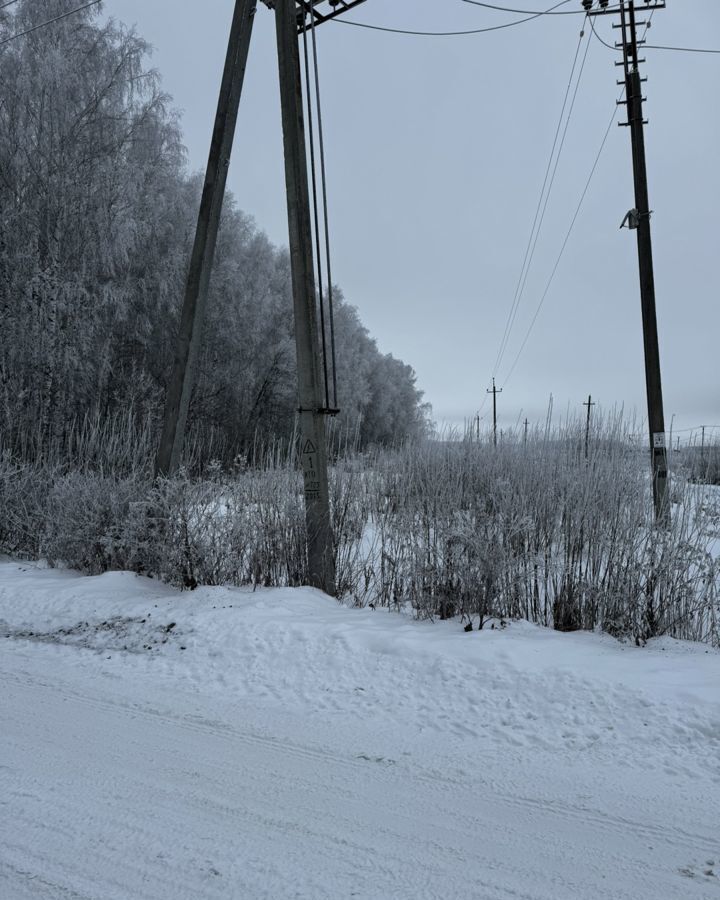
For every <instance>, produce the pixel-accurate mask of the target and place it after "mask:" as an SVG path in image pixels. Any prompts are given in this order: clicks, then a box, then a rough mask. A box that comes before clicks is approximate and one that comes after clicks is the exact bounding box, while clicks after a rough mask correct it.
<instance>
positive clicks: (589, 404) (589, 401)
mask: <svg viewBox="0 0 720 900" xmlns="http://www.w3.org/2000/svg"><path fill="white" fill-rule="evenodd" d="M583 406H587V420H586V422H585V459H587V458H588V449H589V446H590V408H591V407H592V406H595V404H594V403H593V402H592V396H591V395H590V394H588V398H587V401H586V402H585V403H583Z"/></svg>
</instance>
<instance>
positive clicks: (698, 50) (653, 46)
mask: <svg viewBox="0 0 720 900" xmlns="http://www.w3.org/2000/svg"><path fill="white" fill-rule="evenodd" d="M463 2H465V3H471V2H473V0H463ZM652 12H655V10H653V11H652ZM650 18H651V19H652V13H651V14H650ZM590 27H591V28H592V30H593V34H594V35H595V37H596V38H597V39H598V40H599V41H600V43H601V44H602V45H603V46H604V47H607V48H608V50H612V51H613V52H617V50H618V49H619V48H618V47H615V46H613V45H612V44H608V42H607V41H606V40H603V38H601V37H600V35H599V34H598V33H597V30H596V29H595V23H594V21H593V19H592V17H591V18H590ZM645 33H646V34H647V28H646V29H645ZM643 50H672V51H674V52H676V53H720V50H709V49H702V48H700V47H668V46H665V45H663V44H643Z"/></svg>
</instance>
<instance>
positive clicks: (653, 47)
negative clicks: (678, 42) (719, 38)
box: [643, 44, 720, 53]
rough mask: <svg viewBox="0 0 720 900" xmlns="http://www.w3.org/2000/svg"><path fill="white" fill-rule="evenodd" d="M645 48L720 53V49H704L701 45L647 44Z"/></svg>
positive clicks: (679, 51)
mask: <svg viewBox="0 0 720 900" xmlns="http://www.w3.org/2000/svg"><path fill="white" fill-rule="evenodd" d="M643 50H675V51H676V52H678V53H720V50H703V49H700V48H699V47H664V46H661V45H660V44H645V45H644V46H643Z"/></svg>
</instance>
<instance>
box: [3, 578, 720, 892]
mask: <svg viewBox="0 0 720 900" xmlns="http://www.w3.org/2000/svg"><path fill="white" fill-rule="evenodd" d="M121 613H122V616H124V617H125V619H124V620H123V622H121V621H120V615H121ZM0 620H3V622H4V624H3V625H2V626H0V679H1V681H2V692H1V694H0V897H1V898H2V900H26V898H27V900H30V898H33V900H36V898H47V900H51V898H52V900H64V898H72V900H171V898H172V900H183V898H188V900H190V898H192V900H200V898H202V900H206V898H207V900H214V898H218V900H220V898H222V900H234V898H238V900H244V898H248V900H254V898H273V900H284V898H312V900H321V898H333V900H337V898H344V897H348V898H349V897H358V898H366V900H369V898H373V900H382V898H388V900H390V898H413V900H420V898H459V900H460V898H478V900H481V898H482V900H506V898H523V900H571V898H572V900H601V898H608V900H625V898H627V900H644V898H647V900H675V898H677V900H695V898H697V900H700V898H702V900H718V898H720V878H718V876H717V874H716V873H717V872H718V869H719V868H720V815H719V814H718V809H719V807H720V804H719V801H720V759H718V751H719V750H720V692H718V677H719V676H720V655H718V654H717V653H715V652H709V653H706V652H705V648H698V647H694V646H690V645H681V644H675V643H674V642H670V641H664V642H658V644H657V645H656V646H653V647H648V648H645V649H644V650H639V649H637V648H634V647H632V648H631V647H627V646H622V645H620V644H617V643H615V642H613V641H611V640H610V639H608V638H602V637H598V636H593V635H557V634H554V633H551V632H546V631H544V630H542V629H537V628H533V627H531V626H527V625H524V624H521V623H518V624H513V625H512V626H510V628H508V629H507V630H505V631H497V632H488V633H482V634H478V633H473V634H470V635H466V634H464V633H463V632H462V631H461V630H460V629H459V626H458V625H457V623H437V624H436V625H429V624H427V623H414V622H412V621H408V620H406V619H404V618H403V617H400V616H396V615H393V614H387V613H385V612H380V611H378V612H376V613H373V612H372V611H370V610H363V611H358V610H347V609H344V608H342V607H340V606H338V605H336V604H335V603H334V602H331V601H329V600H328V599H327V598H324V597H322V596H321V595H319V594H316V593H314V592H312V591H265V592H257V593H255V594H253V593H250V592H247V591H232V590H224V589H206V590H202V591H197V592H194V593H193V594H177V593H176V592H174V591H171V590H170V589H168V588H166V587H164V586H162V585H158V584H156V583H154V582H148V581H146V580H145V579H140V578H135V577H134V576H131V575H117V574H113V575H108V576H102V577H101V578H86V579H80V578H78V577H77V576H75V575H73V574H72V573H57V572H49V571H41V570H36V569H31V568H27V567H21V566H18V565H17V564H14V563H2V564H0ZM151 621H153V625H152V629H151V630H148V628H149V623H150V622H151ZM86 623H87V624H86ZM171 623H175V624H174V625H172V627H171V628H170V629H169V630H167V628H168V626H169V625H170V624H171ZM79 626H82V627H79ZM111 626H112V627H111ZM31 632H32V633H31ZM6 635H9V637H6ZM161 635H165V637H160V636H161ZM163 641H166V643H163ZM181 647H182V648H186V649H184V650H183V649H181ZM124 648H125V649H124Z"/></svg>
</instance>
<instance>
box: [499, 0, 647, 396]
mask: <svg viewBox="0 0 720 900" xmlns="http://www.w3.org/2000/svg"><path fill="white" fill-rule="evenodd" d="M654 13H655V10H653V11H652V12H651V13H650V16H649V17H648V21H647V24H646V25H645V30H644V32H643V36H642V38H641V40H642V39H644V38H645V36H646V35H647V33H648V29H649V28H650V25H651V23H652V17H653V15H654ZM590 24H591V25H592V20H591V22H590ZM593 33H594V34H596V32H595V29H594V28H593ZM596 36H597V34H596ZM598 37H599V36H598ZM603 43H604V41H603ZM612 49H613V50H614V49H615V48H614V47H613V48H612ZM623 93H624V88H623V91H621V93H620V96H619V97H618V100H617V101H616V104H615V107H614V108H613V112H612V116H611V118H610V121H609V123H608V127H607V129H606V131H605V134H604V136H603V139H602V143H601V144H600V149H599V150H598V152H597V156H596V157H595V161H594V163H593V166H592V169H591V170H590V175H589V176H588V180H587V182H586V183H585V188H584V189H583V192H582V195H581V197H580V201H579V202H578V205H577V207H576V209H575V214H574V215H573V217H572V221H571V222H570V227H569V228H568V230H567V233H566V235H565V240H564V241H563V243H562V246H561V248H560V252H559V254H558V256H557V259H556V260H555V265H554V266H553V269H552V271H551V273H550V277H549V279H548V281H547V284H546V285H545V290H544V291H543V293H542V296H541V297H540V302H539V303H538V305H537V308H536V310H535V314H534V315H533V318H532V320H531V322H530V325H529V326H528V329H527V331H526V333H525V337H524V338H523V341H522V344H521V345H520V349H519V350H518V352H517V355H516V356H515V359H514V360H513V363H512V365H511V367H510V370H509V371H508V374H507V375H506V376H505V380H504V381H503V387H505V385H506V384H507V382H508V381H509V380H510V376H511V375H512V374H513V372H514V371H515V367H516V366H517V364H518V362H519V360H520V357H521V355H522V352H523V350H524V349H525V346H526V344H527V342H528V339H529V337H530V334H531V332H532V330H533V327H534V325H535V322H536V321H537V318H538V316H539V315H540V310H541V309H542V307H543V304H544V303H545V298H546V297H547V295H548V292H549V290H550V287H551V285H552V283H553V280H554V278H555V273H556V272H557V269H558V266H559V265H560V261H561V259H562V257H563V254H564V253H565V248H566V246H567V243H568V241H569V240H570V235H571V234H572V231H573V228H574V227H575V222H576V221H577V217H578V215H579V213H580V209H581V207H582V204H583V201H584V200H585V195H586V194H587V192H588V189H589V187H590V182H591V181H592V178H593V175H594V174H595V170H596V169H597V166H598V163H599V161H600V156H601V155H602V152H603V149H604V148H605V144H606V143H607V139H608V137H609V135H610V131H611V129H612V125H613V122H614V121H615V117H616V116H617V106H618V103H619V101H620V100H621V99H622V95H623Z"/></svg>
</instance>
